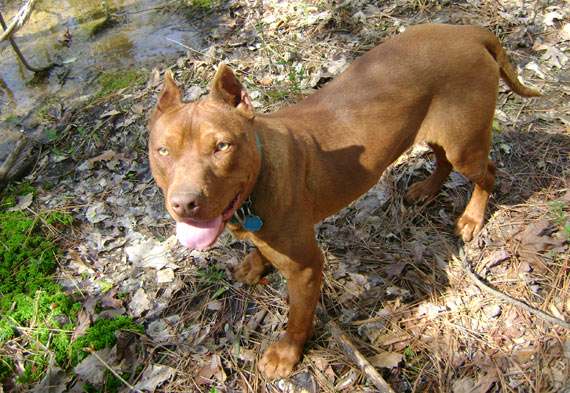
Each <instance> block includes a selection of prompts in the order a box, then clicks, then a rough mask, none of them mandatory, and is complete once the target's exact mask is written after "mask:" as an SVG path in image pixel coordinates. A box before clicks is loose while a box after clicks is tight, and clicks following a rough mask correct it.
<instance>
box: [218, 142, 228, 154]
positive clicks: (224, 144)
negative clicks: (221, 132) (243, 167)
mask: <svg viewBox="0 0 570 393" xmlns="http://www.w3.org/2000/svg"><path fill="white" fill-rule="evenodd" d="M230 146H231V145H230V144H229V143H227V142H220V143H218V144H217V145H216V152H218V151H227V150H228V149H229V148H230Z"/></svg>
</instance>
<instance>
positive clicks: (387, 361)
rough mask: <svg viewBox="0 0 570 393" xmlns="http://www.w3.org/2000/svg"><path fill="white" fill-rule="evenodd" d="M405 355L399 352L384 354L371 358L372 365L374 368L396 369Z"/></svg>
mask: <svg viewBox="0 0 570 393" xmlns="http://www.w3.org/2000/svg"><path fill="white" fill-rule="evenodd" d="M403 358H404V355H402V354H401V353H398V352H382V353H379V354H378V355H375V356H373V357H371V358H370V363H371V364H372V365H373V366H374V367H381V368H394V367H398V364H400V362H401V361H402V359H403Z"/></svg>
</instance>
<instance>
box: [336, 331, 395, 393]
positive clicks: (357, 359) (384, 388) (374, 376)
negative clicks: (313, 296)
mask: <svg viewBox="0 0 570 393" xmlns="http://www.w3.org/2000/svg"><path fill="white" fill-rule="evenodd" d="M327 328H328V329H329V330H330V332H331V335H332V336H333V337H334V339H335V340H336V341H337V342H338V344H339V345H340V348H341V349H342V351H343V352H344V354H345V355H346V356H347V357H348V358H349V359H351V360H352V361H353V362H354V363H356V364H357V365H358V367H360V370H361V371H362V372H363V373H364V375H366V377H367V378H368V379H369V380H370V382H372V384H373V385H374V386H376V388H377V389H378V392H379V393H394V390H393V389H392V388H391V387H390V385H388V382H386V381H385V380H384V378H382V375H380V373H379V372H378V371H376V369H375V368H374V366H372V365H371V364H370V362H369V361H368V359H366V357H364V355H363V354H362V353H360V351H359V350H358V349H357V348H356V347H355V346H354V344H353V343H352V341H350V338H348V336H347V335H346V334H345V333H344V332H343V331H342V330H341V329H340V327H338V325H337V324H336V323H335V322H334V321H328V322H327Z"/></svg>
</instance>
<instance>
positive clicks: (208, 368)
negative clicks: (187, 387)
mask: <svg viewBox="0 0 570 393" xmlns="http://www.w3.org/2000/svg"><path fill="white" fill-rule="evenodd" d="M226 378H227V377H226V373H225V371H224V369H223V367H222V360H221V358H220V356H219V355H216V354H214V355H212V356H211V357H210V360H209V361H208V362H207V363H206V364H205V365H204V366H202V368H201V369H200V370H199V371H198V375H197V377H196V383H197V384H198V385H206V384H210V383H212V381H218V382H224V381H225V380H226Z"/></svg>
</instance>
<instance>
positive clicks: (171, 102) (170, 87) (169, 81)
mask: <svg viewBox="0 0 570 393" xmlns="http://www.w3.org/2000/svg"><path fill="white" fill-rule="evenodd" d="M181 103H182V93H181V92H180V89H179V88H178V86H176V82H174V77H173V76H172V72H170V70H168V71H166V72H165V73H164V87H163V88H162V93H160V97H158V103H157V105H156V107H157V109H158V110H159V111H162V112H164V111H166V110H168V109H169V108H172V107H174V106H178V105H180V104H181Z"/></svg>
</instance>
